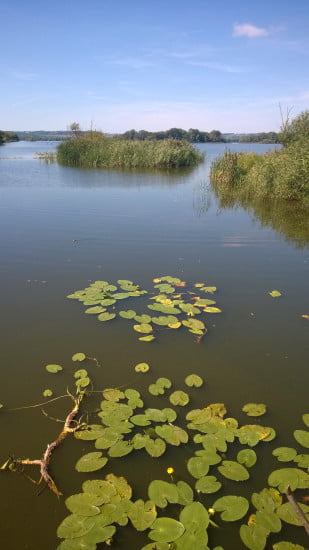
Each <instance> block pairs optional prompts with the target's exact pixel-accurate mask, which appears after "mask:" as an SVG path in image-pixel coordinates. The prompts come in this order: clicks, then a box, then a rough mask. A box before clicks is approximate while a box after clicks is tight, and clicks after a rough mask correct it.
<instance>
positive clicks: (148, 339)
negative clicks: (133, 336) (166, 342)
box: [139, 334, 156, 342]
mask: <svg viewBox="0 0 309 550" xmlns="http://www.w3.org/2000/svg"><path fill="white" fill-rule="evenodd" d="M155 339H156V338H155V336H153V335H152V334H149V335H148V336H141V338H139V341H140V342H152V340H155Z"/></svg>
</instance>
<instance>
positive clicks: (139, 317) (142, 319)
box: [134, 314, 151, 324]
mask: <svg viewBox="0 0 309 550" xmlns="http://www.w3.org/2000/svg"><path fill="white" fill-rule="evenodd" d="M134 320H135V321H137V323H141V324H143V323H151V317H150V315H146V314H143V315H135V317H134Z"/></svg>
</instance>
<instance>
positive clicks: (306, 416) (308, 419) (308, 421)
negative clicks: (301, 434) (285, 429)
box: [302, 413, 309, 428]
mask: <svg viewBox="0 0 309 550" xmlns="http://www.w3.org/2000/svg"><path fill="white" fill-rule="evenodd" d="M302 419H303V423H304V424H305V425H306V426H307V427H308V428H309V413H306V414H303V416H302Z"/></svg>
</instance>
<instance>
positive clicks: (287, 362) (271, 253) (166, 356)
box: [0, 142, 309, 550]
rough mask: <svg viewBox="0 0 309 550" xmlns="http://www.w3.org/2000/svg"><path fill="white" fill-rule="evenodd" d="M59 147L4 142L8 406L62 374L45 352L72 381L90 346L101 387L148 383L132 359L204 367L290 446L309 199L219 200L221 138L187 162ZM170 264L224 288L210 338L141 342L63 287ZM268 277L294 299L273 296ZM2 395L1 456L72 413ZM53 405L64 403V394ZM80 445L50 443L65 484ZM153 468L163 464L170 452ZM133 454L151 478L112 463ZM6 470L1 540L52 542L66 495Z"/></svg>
mask: <svg viewBox="0 0 309 550" xmlns="http://www.w3.org/2000/svg"><path fill="white" fill-rule="evenodd" d="M54 146H55V145H54V144H50V143H49V144H46V143H28V144H26V143H24V142H21V143H16V144H10V145H7V146H4V147H1V149H0V250H1V270H0V281H1V291H2V292H1V296H2V299H1V310H0V325H1V335H2V345H1V367H0V368H1V388H0V402H2V403H4V404H5V407H6V408H11V407H16V406H21V405H24V404H30V403H37V402H40V401H41V400H42V398H41V394H42V390H43V389H45V388H46V387H51V386H52V385H54V386H55V384H56V381H55V379H52V380H51V379H50V378H48V376H47V375H46V372H45V370H44V365H45V364H47V363H60V364H63V365H67V366H68V368H67V369H66V371H65V372H64V373H63V374H61V375H58V376H59V377H58V378H57V382H59V381H60V380H61V382H63V388H65V387H66V384H67V383H69V381H70V369H71V365H72V363H71V361H70V358H71V356H72V354H73V353H75V352H77V351H84V352H85V353H87V354H89V355H91V356H95V357H97V358H98V359H99V361H100V362H101V363H102V369H101V370H100V371H93V377H94V380H95V383H96V386H97V387H100V388H101V387H102V388H103V387H104V386H111V385H112V386H119V385H127V384H129V385H134V386H135V387H137V389H140V390H142V389H143V388H146V387H147V385H148V383H149V379H147V380H146V379H144V378H142V377H141V376H139V377H138V376H137V375H136V374H135V373H134V371H133V369H132V366H133V365H135V364H136V363H138V362H140V361H147V362H149V364H150V365H151V366H152V375H153V376H154V377H156V376H160V375H163V376H168V377H170V378H172V379H173V380H174V381H175V384H176V385H177V383H178V384H179V385H180V384H182V383H183V379H184V376H185V375H187V374H189V373H191V372H196V373H197V374H200V375H201V376H203V378H204V379H205V380H206V381H207V385H206V388H205V405H206V404H207V403H209V402H218V401H219V402H224V403H226V405H227V406H228V408H229V412H230V414H231V415H235V416H239V411H240V410H241V407H242V405H243V404H244V403H246V402H250V401H252V402H265V403H267V404H268V406H269V413H268V415H267V424H268V425H274V426H275V427H279V426H281V433H282V436H280V438H278V441H277V444H278V446H279V445H282V444H293V439H292V437H291V433H292V430H293V429H294V428H295V427H301V420H300V417H301V414H302V413H304V412H308V328H309V324H308V321H307V320H305V319H303V318H302V317H301V314H309V304H308V280H309V277H308V274H309V254H308V244H309V227H308V212H307V213H306V212H305V211H304V210H302V209H299V207H298V206H297V205H294V204H291V205H289V207H288V208H284V207H280V206H277V205H270V204H266V205H264V207H263V206H261V205H258V206H256V207H255V208H254V209H253V208H251V207H246V208H241V207H235V206H232V205H231V207H223V205H220V204H219V202H218V200H217V199H216V198H215V196H214V195H213V194H212V192H211V190H210V189H209V187H208V172H209V165H210V162H211V160H212V159H213V158H214V157H215V156H216V155H217V154H220V153H221V152H223V150H224V145H222V144H209V145H204V146H200V148H201V149H203V150H205V151H206V154H207V157H206V162H205V163H204V164H202V165H200V166H199V167H198V168H196V169H195V170H193V171H192V172H191V173H185V174H177V175H164V174H143V173H138V174H135V173H123V172H119V171H106V172H105V171H87V170H79V169H71V168H64V167H60V166H58V165H57V164H44V163H42V162H40V161H38V160H36V159H34V158H33V157H34V153H35V152H36V151H43V150H48V151H49V150H53V149H54ZM231 147H232V148H233V149H235V150H239V148H240V147H241V148H242V149H245V150H257V151H258V152H263V151H265V150H266V149H268V148H270V146H262V145H257V144H254V145H242V146H240V145H237V144H235V145H232V146H231ZM306 214H307V217H306ZM257 215H258V216H260V218H261V221H259V218H257V217H256V216H257ZM273 227H274V229H273ZM159 275H173V276H177V277H181V278H182V279H184V280H186V281H190V282H192V283H194V282H197V281H200V282H206V283H207V284H209V285H215V286H217V287H218V294H217V301H218V304H219V305H220V306H221V307H222V309H223V310H224V313H223V314H221V315H218V316H214V317H212V318H211V321H209V323H208V326H209V331H208V334H207V336H206V337H205V339H204V340H203V341H202V342H201V344H199V345H196V344H195V343H194V340H193V339H192V338H191V337H190V336H189V335H188V334H187V333H184V332H180V333H178V332H177V331H174V332H173V333H172V334H171V332H164V331H162V334H160V338H159V339H158V340H157V341H156V342H155V343H153V344H143V343H140V342H138V341H137V338H136V335H133V333H132V330H131V329H130V328H129V327H128V324H127V322H125V321H121V320H117V321H115V322H112V323H110V324H103V323H98V322H97V321H96V319H94V318H92V316H88V315H84V313H83V307H82V306H81V305H80V304H77V303H75V301H70V300H67V299H66V295H67V294H69V293H70V292H72V291H74V290H77V289H81V288H84V287H85V286H88V284H89V282H90V281H94V280H97V279H100V280H102V279H103V280H108V281H110V282H112V281H116V280H117V279H131V280H134V281H135V282H136V283H140V284H141V285H143V286H144V287H145V288H150V287H151V281H152V279H153V277H155V276H159ZM272 289H279V290H280V291H281V292H282V293H283V296H282V298H280V299H277V300H273V299H272V298H271V297H270V296H269V295H268V292H269V291H270V290H272ZM89 317H91V318H89ZM102 325H104V326H102ZM60 377H61V378H60ZM6 408H4V409H2V411H1V422H0V431H1V451H0V460H1V461H2V462H3V461H4V460H5V459H6V458H7V456H8V454H11V455H14V456H15V457H32V458H39V457H40V456H41V454H42V452H43V450H44V449H45V446H46V444H47V443H48V442H49V441H51V440H53V439H54V438H55V437H56V436H57V434H58V432H59V426H60V424H56V423H55V422H53V421H51V420H49V419H47V418H45V417H44V416H43V415H42V414H41V413H40V411H39V410H38V409H29V410H25V411H22V412H20V411H16V412H9V411H6ZM49 413H50V414H51V415H52V416H56V417H58V418H64V417H65V415H66V413H67V403H62V402H59V403H57V405H55V406H54V407H53V408H50V409H49ZM263 421H264V419H263ZM82 449H83V450H84V449H85V450H86V449H89V447H88V446H87V445H86V444H82V443H81V442H76V441H74V440H73V439H71V440H67V441H66V442H65V444H64V445H63V446H62V448H59V449H58V450H57V451H56V452H55V455H54V457H53V461H52V474H53V475H54V477H55V479H57V483H58V485H59V487H61V489H62V490H63V492H64V493H65V494H66V495H70V494H72V493H73V492H79V490H80V485H81V475H80V474H77V472H75V473H74V469H73V465H74V464H75V462H76V459H77V458H78V457H79V456H80V455H81V454H82ZM89 450H90V449H89ZM91 450H92V449H91ZM177 452H179V451H177ZM173 456H174V455H171V454H169V455H168V456H167V458H166V461H167V462H168V460H169V459H170V458H173ZM124 466H125V471H124V470H123V468H124ZM154 467H155V468H156V470H155V471H156V472H158V475H159V470H160V468H162V464H161V463H160V465H156V466H154ZM164 468H165V461H163V469H164ZM137 469H138V471H139V476H141V474H142V477H143V476H145V477H147V475H148V472H149V461H148V460H146V459H145V458H144V456H143V457H142V458H140V459H139V462H138V464H136V460H135V461H133V460H132V457H130V458H124V459H120V460H119V463H117V466H116V469H115V468H113V471H114V472H115V473H117V474H118V475H121V474H124V475H127V474H128V478H129V477H130V475H131V476H132V478H134V477H136V472H137ZM107 471H109V470H108V469H107ZM265 472H267V464H263V465H261V470H260V475H261V488H262V487H264V485H265V480H264V478H263V475H266V474H265ZM29 473H30V472H29ZM31 473H32V474H33V477H37V472H36V471H35V470H34V471H33V472H31ZM262 480H263V481H262ZM0 484H1V489H2V499H1V504H0V507H1V517H2V525H3V527H2V537H1V545H2V546H1V547H3V548H5V549H6V550H16V549H17V548H18V550H26V549H27V550H41V549H43V548H44V550H53V549H54V548H55V547H56V545H57V542H56V536H55V532H56V526H57V525H58V524H59V522H60V521H61V519H62V518H63V517H64V516H65V515H66V514H67V511H66V508H65V506H64V504H63V502H61V501H60V502H58V501H57V499H56V498H55V497H54V495H52V494H51V493H50V492H48V491H46V490H45V491H44V492H43V493H42V494H41V495H40V496H36V495H37V493H38V489H37V487H36V486H35V485H32V484H31V483H30V482H29V480H27V479H26V478H24V477H21V476H14V475H9V474H7V473H4V474H3V475H1V476H0ZM138 496H139V497H143V498H145V496H146V495H143V494H141V495H138ZM294 531H295V530H294ZM294 531H293V533H294ZM123 533H125V534H121V533H120V535H119V537H118V536H117V542H116V543H115V545H114V546H113V547H114V548H116V549H118V548H119V549H120V548H124V546H123V544H124V541H128V542H126V543H125V544H126V547H127V548H129V547H130V548H132V550H133V549H134V550H135V548H137V549H138V548H139V547H140V546H142V544H137V543H136V542H135V539H134V535H133V534H132V533H131V532H130V529H128V530H127V531H124V532H123ZM297 533H298V531H297ZM298 536H299V537H301V535H298ZM223 538H224V536H223ZM227 540H229V539H227ZM130 541H131V542H130ZM300 542H301V540H300ZM237 544H238V543H237ZM237 544H236V542H235V544H234V546H226V548H225V550H230V548H231V549H234V548H236V547H237V548H239V546H237ZM136 545H137V546H136Z"/></svg>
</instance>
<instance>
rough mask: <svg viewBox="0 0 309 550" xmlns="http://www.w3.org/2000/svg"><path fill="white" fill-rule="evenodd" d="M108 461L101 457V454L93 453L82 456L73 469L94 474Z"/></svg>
mask: <svg viewBox="0 0 309 550" xmlns="http://www.w3.org/2000/svg"><path fill="white" fill-rule="evenodd" d="M107 461H108V459H107V458H106V457H105V456H102V453H101V452H99V451H95V452H92V453H87V454H86V455H83V456H82V457H81V458H80V459H79V460H78V461H77V462H76V464H75V468H76V470H77V471H78V472H95V471H96V470H100V469H101V468H103V466H105V464H106V463H107Z"/></svg>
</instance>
